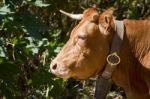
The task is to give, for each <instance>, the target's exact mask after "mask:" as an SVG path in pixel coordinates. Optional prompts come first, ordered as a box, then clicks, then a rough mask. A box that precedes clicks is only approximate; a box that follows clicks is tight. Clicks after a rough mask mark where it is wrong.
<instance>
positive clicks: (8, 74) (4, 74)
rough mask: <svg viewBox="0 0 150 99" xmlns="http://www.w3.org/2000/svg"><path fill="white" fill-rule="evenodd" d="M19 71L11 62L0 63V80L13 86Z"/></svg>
mask: <svg viewBox="0 0 150 99" xmlns="http://www.w3.org/2000/svg"><path fill="white" fill-rule="evenodd" d="M19 73H21V70H20V69H19V68H18V67H17V66H16V65H15V64H13V63H11V62H2V63H0V79H1V80H3V81H4V82H6V83H7V84H8V85H9V86H13V85H14V83H15V81H16V78H17V76H18V75H19Z"/></svg>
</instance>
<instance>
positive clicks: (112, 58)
mask: <svg viewBox="0 0 150 99" xmlns="http://www.w3.org/2000/svg"><path fill="white" fill-rule="evenodd" d="M107 62H108V64H110V65H111V66H116V65H118V64H119V63H120V57H119V56H118V55H117V52H114V53H112V54H109V55H108V56H107Z"/></svg>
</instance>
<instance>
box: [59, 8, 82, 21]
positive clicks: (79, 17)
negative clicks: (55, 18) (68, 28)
mask: <svg viewBox="0 0 150 99" xmlns="http://www.w3.org/2000/svg"><path fill="white" fill-rule="evenodd" d="M59 11H60V12H61V13H62V14H64V15H67V16H69V17H70V18H72V19H76V20H81V19H82V17H83V14H71V13H68V12H65V11H63V10H59Z"/></svg>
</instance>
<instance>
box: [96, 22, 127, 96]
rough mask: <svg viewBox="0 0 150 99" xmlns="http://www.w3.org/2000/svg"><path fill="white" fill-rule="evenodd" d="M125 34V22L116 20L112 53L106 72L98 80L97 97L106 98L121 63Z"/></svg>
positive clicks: (108, 58) (108, 57)
mask: <svg viewBox="0 0 150 99" xmlns="http://www.w3.org/2000/svg"><path fill="white" fill-rule="evenodd" d="M123 36H124V23H123V21H117V20H115V34H114V37H113V40H112V45H111V49H110V54H109V55H108V56H107V64H106V66H105V69H104V72H103V73H102V75H101V76H99V77H98V79H97V82H96V91H95V98H96V99H105V98H106V95H107V93H108V91H109V89H110V87H111V77H112V73H113V71H114V70H115V69H116V67H117V65H118V64H119V63H120V57H119V51H120V48H121V45H122V41H123Z"/></svg>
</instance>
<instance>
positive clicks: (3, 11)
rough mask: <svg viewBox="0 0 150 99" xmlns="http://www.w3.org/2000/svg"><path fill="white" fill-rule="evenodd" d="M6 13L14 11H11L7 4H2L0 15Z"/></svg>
mask: <svg viewBox="0 0 150 99" xmlns="http://www.w3.org/2000/svg"><path fill="white" fill-rule="evenodd" d="M8 13H9V14H10V13H14V12H11V11H10V9H9V7H8V6H3V7H1V8H0V14H1V15H6V14H8Z"/></svg>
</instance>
